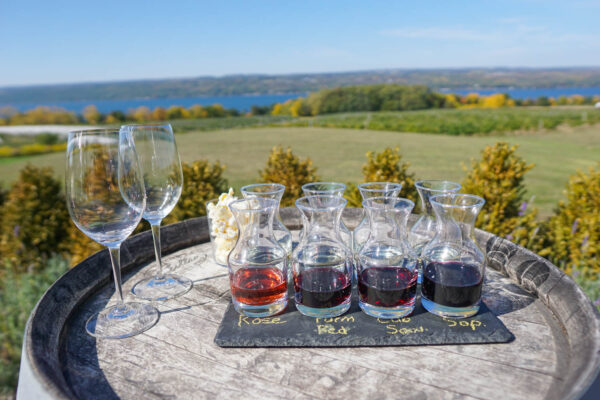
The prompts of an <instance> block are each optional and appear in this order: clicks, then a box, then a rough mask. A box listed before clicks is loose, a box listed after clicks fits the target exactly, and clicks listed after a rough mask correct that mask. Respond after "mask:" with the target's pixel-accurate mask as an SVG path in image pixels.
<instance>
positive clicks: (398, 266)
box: [356, 197, 418, 318]
mask: <svg viewBox="0 0 600 400" xmlns="http://www.w3.org/2000/svg"><path fill="white" fill-rule="evenodd" d="M362 205H363V207H364V209H365V210H366V212H367V217H368V221H369V228H370V229H369V237H368V239H367V241H366V242H365V243H364V244H363V246H362V247H361V250H360V252H359V253H358V255H357V257H356V259H357V265H356V267H357V271H358V295H359V297H358V299H359V302H358V304H359V305H360V308H361V309H362V310H363V311H364V312H365V313H367V314H368V315H370V316H372V317H376V318H401V317H404V316H406V315H409V314H410V313H412V311H413V309H414V307H415V299H416V297H417V275H418V271H417V265H418V259H417V255H416V254H415V253H414V251H413V250H412V248H411V247H410V245H409V243H408V240H407V234H406V232H407V227H406V223H407V222H408V216H409V215H410V212H411V211H412V209H413V207H414V206H415V204H414V203H413V202H412V201H410V200H408V199H401V198H395V197H373V198H370V199H366V200H364V201H363V202H362Z"/></svg>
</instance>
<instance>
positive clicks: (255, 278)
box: [230, 267, 287, 306]
mask: <svg viewBox="0 0 600 400" xmlns="http://www.w3.org/2000/svg"><path fill="white" fill-rule="evenodd" d="M230 279H231V294H232V296H233V297H234V298H235V299H236V300H237V301H238V302H240V303H243V304H248V305H253V306H262V305H267V304H271V303H274V302H276V301H277V300H280V299H282V298H283V297H285V296H286V294H287V282H286V279H285V277H284V276H283V272H282V271H280V270H279V269H277V268H273V267H267V268H264V267H263V268H258V267H246V268H241V269H239V270H237V271H236V272H235V274H234V275H233V277H231V278H230Z"/></svg>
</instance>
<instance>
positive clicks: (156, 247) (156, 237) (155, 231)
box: [150, 221, 164, 279]
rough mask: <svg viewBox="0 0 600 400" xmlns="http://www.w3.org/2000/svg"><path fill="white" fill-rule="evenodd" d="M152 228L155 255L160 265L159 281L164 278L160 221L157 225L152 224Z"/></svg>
mask: <svg viewBox="0 0 600 400" xmlns="http://www.w3.org/2000/svg"><path fill="white" fill-rule="evenodd" d="M150 227H151V228H152V239H154V254H155V255H156V263H157V264H158V275H156V277H157V278H158V279H162V278H164V275H163V265H162V258H161V256H160V221H159V222H158V223H156V224H150Z"/></svg>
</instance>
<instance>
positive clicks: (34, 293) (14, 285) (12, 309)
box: [0, 257, 69, 398]
mask: <svg viewBox="0 0 600 400" xmlns="http://www.w3.org/2000/svg"><path fill="white" fill-rule="evenodd" d="M68 268H69V264H68V262H67V261H66V260H65V259H62V258H57V257H55V258H51V259H50V260H48V262H47V263H46V264H45V265H44V267H43V268H40V270H39V271H36V272H35V273H25V274H17V273H16V272H15V271H14V270H13V268H12V267H11V266H8V265H5V266H3V269H5V270H7V271H8V272H7V273H6V275H5V276H4V279H3V281H2V282H0V304H2V307H0V398H1V397H2V396H8V397H9V398H10V396H11V395H12V394H13V393H14V390H15V388H16V386H17V379H18V375H19V364H20V361H21V346H22V342H23V330H24V329H25V323H26V322H27V318H28V317H29V313H30V312H31V310H32V309H33V307H34V306H35V304H36V302H37V301H38V299H39V298H40V297H41V296H42V294H43V293H44V291H45V290H46V289H48V287H49V286H50V285H51V284H52V283H53V282H54V281H56V279H58V277H60V276H61V275H62V274H63V273H64V272H66V271H67V269H68Z"/></svg>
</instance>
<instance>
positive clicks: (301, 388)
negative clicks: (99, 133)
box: [18, 217, 600, 400]
mask: <svg viewBox="0 0 600 400" xmlns="http://www.w3.org/2000/svg"><path fill="white" fill-rule="evenodd" d="M286 218H287V217H284V221H286ZM290 218H292V217H289V218H287V219H288V220H287V222H290V221H292V224H291V225H293V224H294V220H292V219H290ZM294 218H295V217H294ZM288 225H290V224H289V223H288ZM297 225H298V224H297V221H296V226H297ZM206 229H207V228H206V221H205V219H203V218H202V219H200V218H198V219H194V220H190V222H187V221H186V223H184V224H181V225H179V226H171V227H167V228H166V229H165V230H164V231H163V233H162V234H161V236H162V239H163V248H164V249H165V253H170V254H168V255H167V256H165V257H164V261H165V269H166V270H167V271H173V272H176V273H178V274H182V275H185V276H187V277H189V278H191V279H192V280H193V281H194V287H193V289H192V290H191V291H190V292H188V293H187V294H185V295H183V296H181V297H179V298H176V299H171V300H168V301H166V302H159V303H155V305H156V306H157V308H158V309H159V310H160V312H161V315H160V319H159V321H158V323H157V325H156V326H154V327H152V328H151V329H150V330H148V331H146V332H144V333H142V334H140V335H137V336H134V337H131V338H126V339H119V340H96V339H94V338H92V337H90V336H88V335H87V334H86V333H85V328H84V326H85V321H86V320H87V319H88V318H89V316H90V315H92V314H93V313H95V312H97V311H99V310H100V309H102V308H103V307H105V306H106V304H107V302H112V301H114V300H115V294H114V284H113V282H112V279H111V277H110V269H109V267H108V264H107V265H104V264H106V263H108V255H107V254H106V252H103V253H98V254H97V255H95V256H94V257H92V258H90V259H88V260H86V261H84V262H83V263H82V264H81V265H79V266H77V267H76V268H74V269H73V270H71V271H69V273H68V274H67V275H65V276H63V277H62V278H61V279H60V280H59V281H58V282H57V283H56V284H55V286H54V287H53V288H51V289H50V290H49V291H48V293H46V295H45V296H44V297H43V298H42V300H41V301H40V303H39V304H38V306H37V308H36V309H35V310H34V312H33V313H32V317H31V319H30V321H29V323H28V327H27V330H26V335H25V339H26V340H25V344H24V358H25V372H23V371H24V367H23V366H22V369H21V370H22V376H23V377H25V378H23V381H21V382H20V383H19V391H18V395H20V396H19V397H20V398H30V396H29V395H30V394H31V393H34V389H31V390H29V389H28V388H30V386H29V385H28V384H29V383H30V382H33V383H35V384H36V385H38V386H39V390H38V389H36V390H38V391H42V392H44V393H46V394H48V396H47V398H94V399H112V398H122V399H176V398H181V399H202V398H211V399H212V398H234V397H241V398H243V399H264V398H285V399H296V398H297V399H309V398H327V399H345V400H347V399H359V398H361V399H362V398H369V399H380V398H409V399H410V398H415V399H417V398H418V399H423V398H429V399H438V398H439V399H446V398H448V399H449V398H461V399H462V398H466V399H470V398H471V399H558V398H565V397H572V395H573V394H575V395H578V394H581V392H582V391H584V390H585V389H586V388H587V386H589V384H590V382H592V381H593V380H594V377H595V376H596V373H595V371H597V367H598V365H599V364H600V362H599V361H598V360H599V359H600V354H599V353H598V349H599V348H600V345H599V343H600V339H598V337H600V332H599V329H598V326H600V323H599V322H598V319H597V318H598V317H597V314H594V313H595V311H593V307H591V304H588V303H589V300H587V299H586V298H585V296H584V295H583V294H582V293H583V292H581V291H580V289H578V288H577V287H576V285H575V286H574V284H573V283H572V281H570V279H569V278H568V277H565V275H564V274H563V273H562V272H560V271H558V270H557V269H556V267H554V266H552V265H551V264H549V263H548V262H547V261H544V260H543V259H540V258H539V257H537V256H535V255H534V254H532V253H529V252H526V251H524V250H522V249H520V248H517V247H516V246H514V245H513V244H511V243H510V242H507V241H505V240H502V239H498V238H496V237H494V236H493V235H490V234H487V233H485V232H481V231H478V240H480V242H481V243H482V247H483V248H485V249H486V251H487V253H488V258H489V260H490V268H488V269H487V271H486V280H485V284H484V295H483V301H484V302H485V304H486V305H487V307H488V308H489V309H490V310H491V311H492V312H494V313H495V314H496V315H497V316H498V317H499V318H500V320H501V321H502V322H503V323H504V325H505V326H506V327H507V328H508V329H509V330H510V331H511V332H512V333H513V334H514V336H515V340H514V341H512V342H510V343H505V344H484V345H444V346H404V347H355V348H349V347H347V348H221V347H218V346H217V345H216V344H214V342H213V339H214V336H215V334H216V332H217V328H218V327H219V324H220V322H221V319H222V317H223V314H224V312H225V309H226V308H227V306H228V304H229V302H230V299H231V297H230V290H229V279H228V272H227V269H226V268H224V267H222V266H219V265H217V264H215V263H214V261H213V258H212V254H211V252H212V248H211V244H210V243H206V241H208V235H207V230H206ZM198 232H200V233H199V234H198ZM144 235H145V236H143V235H139V236H138V237H136V238H133V239H131V241H128V242H127V245H126V246H125V247H124V251H123V255H122V257H123V259H124V261H123V268H124V269H125V270H126V273H125V274H124V277H123V285H124V293H127V294H126V301H127V300H129V301H131V300H135V298H134V297H133V295H132V294H131V293H130V290H131V287H132V285H133V284H134V283H135V282H137V281H138V280H139V279H141V278H142V276H146V275H149V274H151V273H152V271H153V270H154V268H155V264H154V261H151V260H152V259H153V258H154V256H153V250H152V244H151V243H152V241H151V238H150V235H149V233H146V234H144ZM186 243H187V244H186ZM492 268H494V269H492ZM529 275H531V276H529ZM525 289H527V290H528V291H526V290H525ZM582 296H583V297H582ZM566 297H569V298H568V299H567V300H569V301H566V300H565V298H566ZM354 301H356V300H355V299H354ZM581 329H583V330H584V331H583V332H579V330H581ZM26 379H29V381H27V380H26ZM36 387H37V386H36ZM36 393H37V392H36Z"/></svg>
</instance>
